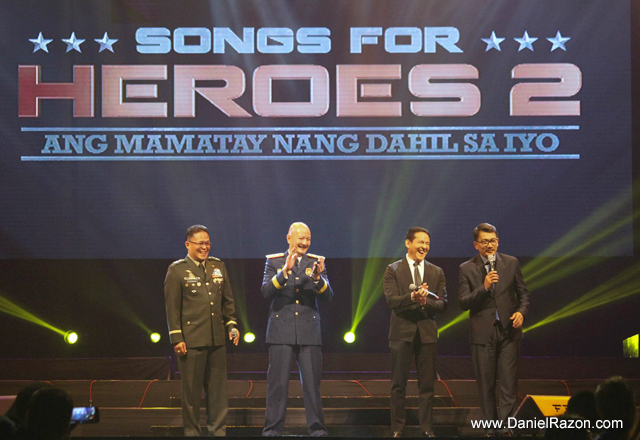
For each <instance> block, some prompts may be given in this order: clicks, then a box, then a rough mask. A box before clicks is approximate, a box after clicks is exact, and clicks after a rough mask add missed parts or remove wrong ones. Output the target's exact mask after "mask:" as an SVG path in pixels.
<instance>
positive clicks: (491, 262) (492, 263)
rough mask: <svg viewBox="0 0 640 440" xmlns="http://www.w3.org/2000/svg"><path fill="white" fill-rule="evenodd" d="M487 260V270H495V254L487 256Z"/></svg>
mask: <svg viewBox="0 0 640 440" xmlns="http://www.w3.org/2000/svg"><path fill="white" fill-rule="evenodd" d="M487 260H489V268H490V269H491V270H496V254H490V255H487Z"/></svg>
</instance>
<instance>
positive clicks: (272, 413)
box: [261, 223, 333, 437]
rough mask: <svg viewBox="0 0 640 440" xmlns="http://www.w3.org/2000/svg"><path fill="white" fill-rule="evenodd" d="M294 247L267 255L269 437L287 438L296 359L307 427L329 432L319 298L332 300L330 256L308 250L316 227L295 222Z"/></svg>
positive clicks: (266, 429) (319, 432)
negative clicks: (284, 432) (327, 263)
mask: <svg viewBox="0 0 640 440" xmlns="http://www.w3.org/2000/svg"><path fill="white" fill-rule="evenodd" d="M287 242H288V243H289V250H288V251H287V252H285V253H282V254H273V255H267V262H266V264H265V269H264V278H263V280H262V289H261V291H262V295H263V296H264V297H265V298H266V299H269V300H271V308H270V310H269V324H268V326H267V340H266V342H267V344H268V345H269V371H268V373H267V408H266V414H265V422H264V430H263V431H262V435H264V436H278V437H279V436H281V435H282V430H283V428H284V421H285V415H286V411H287V395H288V390H289V374H290V369H291V360H292V358H294V357H295V359H296V360H297V362H298V369H299V371H300V381H301V382H302V392H303V397H304V407H305V413H306V416H307V427H308V429H309V434H310V435H311V436H312V437H321V436H327V435H328V434H329V433H328V432H327V428H325V426H324V415H323V412H322V397H321V395H320V374H321V371H322V351H321V349H320V346H321V344H322V339H321V334H320V313H319V311H318V300H320V301H330V300H331V298H333V290H331V286H330V285H329V280H328V279H327V271H326V269H325V266H324V257H321V256H318V255H313V254H308V253H307V250H308V249H309V246H310V245H311V231H310V230H309V228H308V227H307V225H305V224H304V223H294V224H292V225H291V227H290V228H289V233H288V234H287Z"/></svg>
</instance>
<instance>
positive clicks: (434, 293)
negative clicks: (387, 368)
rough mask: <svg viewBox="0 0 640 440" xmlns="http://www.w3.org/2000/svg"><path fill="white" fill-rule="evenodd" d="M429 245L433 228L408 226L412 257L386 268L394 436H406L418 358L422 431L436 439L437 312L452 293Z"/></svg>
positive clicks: (409, 249) (408, 246) (385, 288)
mask: <svg viewBox="0 0 640 440" xmlns="http://www.w3.org/2000/svg"><path fill="white" fill-rule="evenodd" d="M430 245H431V234H430V233H429V231H427V230H426V229H424V228H420V227H413V228H411V229H409V232H407V237H406V240H405V246H406V247H407V255H406V256H405V258H403V259H402V260H399V261H396V262H395V263H392V264H390V265H389V266H387V270H386V271H385V273H384V296H385V297H386V299H387V303H388V304H389V307H391V324H390V326H389V348H391V428H392V429H393V436H394V437H402V436H403V435H404V433H403V430H404V428H405V424H406V422H407V416H406V409H405V397H406V391H407V380H408V379H409V369H410V367H411V362H412V361H413V360H414V359H415V363H416V369H417V372H418V389H419V410H418V414H419V417H420V431H421V433H422V435H424V436H427V437H435V435H434V434H433V423H432V417H431V412H432V408H433V387H434V382H435V378H436V355H437V352H438V350H437V342H438V330H437V327H436V321H435V314H436V313H442V312H444V311H445V310H446V309H447V291H446V288H445V279H444V273H443V272H442V269H440V268H439V267H438V266H435V265H433V264H431V263H429V262H427V261H425V257H426V256H427V253H428V252H429V248H430ZM411 285H413V287H410V286H411ZM416 286H417V287H416Z"/></svg>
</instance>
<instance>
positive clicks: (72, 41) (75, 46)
mask: <svg viewBox="0 0 640 440" xmlns="http://www.w3.org/2000/svg"><path fill="white" fill-rule="evenodd" d="M62 41H63V42H64V43H65V44H66V45H67V52H70V51H72V50H77V51H78V52H80V53H82V50H80V45H81V44H82V43H84V41H85V40H83V39H81V38H76V33H75V32H71V36H70V37H69V38H63V39H62Z"/></svg>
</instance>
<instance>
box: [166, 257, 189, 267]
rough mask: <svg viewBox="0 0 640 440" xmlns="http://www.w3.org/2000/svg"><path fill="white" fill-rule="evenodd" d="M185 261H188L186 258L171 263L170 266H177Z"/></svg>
mask: <svg viewBox="0 0 640 440" xmlns="http://www.w3.org/2000/svg"><path fill="white" fill-rule="evenodd" d="M185 261H187V260H186V259H185V258H181V259H179V260H176V261H174V262H173V263H171V264H170V266H175V265H176V264H180V263H184V262H185Z"/></svg>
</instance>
